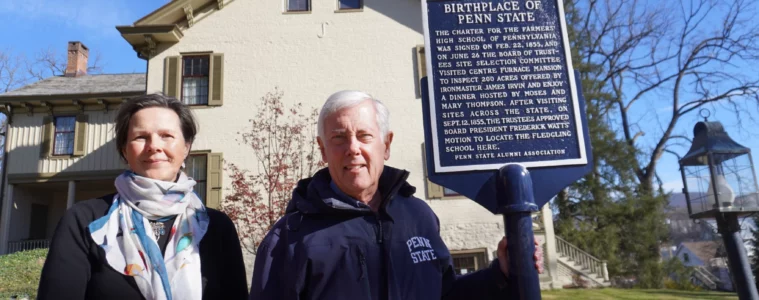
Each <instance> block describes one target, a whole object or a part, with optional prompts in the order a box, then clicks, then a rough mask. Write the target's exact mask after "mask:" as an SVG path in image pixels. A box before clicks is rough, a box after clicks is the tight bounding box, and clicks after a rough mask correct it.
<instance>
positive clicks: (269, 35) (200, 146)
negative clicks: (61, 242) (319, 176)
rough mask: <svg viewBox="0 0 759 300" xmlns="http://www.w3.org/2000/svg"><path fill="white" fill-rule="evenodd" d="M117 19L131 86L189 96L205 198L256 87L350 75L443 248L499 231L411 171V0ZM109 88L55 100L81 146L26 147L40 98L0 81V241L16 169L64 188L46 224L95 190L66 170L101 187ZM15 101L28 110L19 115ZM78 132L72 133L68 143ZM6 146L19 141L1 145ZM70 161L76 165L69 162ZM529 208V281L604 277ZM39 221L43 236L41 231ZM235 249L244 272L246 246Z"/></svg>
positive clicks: (240, 150) (462, 258) (418, 23)
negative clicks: (128, 49)
mask: <svg viewBox="0 0 759 300" xmlns="http://www.w3.org/2000/svg"><path fill="white" fill-rule="evenodd" d="M117 29H118V31H119V32H120V33H121V36H122V37H123V38H124V39H125V40H126V41H127V42H128V43H129V44H130V45H131V46H132V47H133V49H134V50H135V51H136V53H137V55H138V56H139V57H141V58H143V59H145V61H146V66H147V67H146V68H147V74H146V78H143V79H144V80H145V81H144V82H143V84H145V83H146V86H145V85H142V86H141V87H140V88H136V89H135V92H140V93H144V92H147V93H152V92H163V93H165V94H168V95H171V96H175V97H177V98H180V99H182V100H183V101H185V102H186V103H188V104H190V105H192V108H193V110H194V113H195V115H196V116H197V117H198V120H199V122H200V124H201V125H200V126H201V127H200V132H199V134H198V137H197V139H196V141H195V142H194V144H193V151H194V153H195V154H196V155H195V156H193V159H194V160H193V163H192V164H191V166H189V167H190V169H191V170H192V171H193V173H195V174H194V175H195V176H196V178H199V179H200V181H201V182H202V184H204V185H205V188H204V190H205V195H203V198H204V200H205V202H206V203H207V205H208V206H210V207H218V205H219V201H221V199H223V196H224V195H225V193H226V190H227V189H228V188H229V180H228V177H225V175H224V174H223V170H222V168H221V165H220V162H221V159H222V158H223V159H224V160H227V161H230V162H234V163H235V164H238V165H240V166H241V167H243V168H247V169H253V170H254V169H255V167H256V161H255V158H254V157H253V155H251V153H250V150H249V148H248V147H247V146H245V145H240V144H238V142H237V141H236V139H237V138H239V136H238V132H239V131H241V130H244V129H245V128H246V125H247V120H248V119H249V118H250V116H253V115H254V114H255V112H256V107H255V104H256V103H257V101H258V99H259V98H260V97H262V96H263V95H265V94H266V93H268V92H272V91H274V89H275V88H278V89H279V90H281V91H284V100H285V101H286V102H289V103H295V102H302V103H304V104H305V105H306V106H311V107H319V106H320V105H321V104H322V103H323V101H324V100H325V99H326V98H327V97H328V96H329V95H330V94H332V93H334V92H336V91H338V90H344V89H358V90H362V91H366V92H368V93H370V94H372V95H374V96H375V97H377V98H379V99H380V100H382V101H383V102H384V103H385V104H386V105H387V107H388V108H389V109H390V112H391V118H390V123H391V129H392V130H393V131H394V132H395V137H394V143H393V146H392V150H391V157H390V160H389V161H388V162H387V165H390V166H394V167H397V168H401V169H406V170H408V171H410V173H411V175H410V177H409V179H408V181H409V182H410V183H411V184H412V185H414V186H416V187H417V194H416V196H417V197H419V198H422V199H426V201H427V203H428V204H429V205H430V206H431V207H432V209H433V210H434V211H435V212H436V214H437V215H438V217H439V219H440V225H441V235H442V236H443V239H444V240H445V242H446V244H447V245H448V247H449V248H450V249H451V253H452V254H453V256H454V264H455V266H456V269H457V272H459V273H466V272H471V271H474V270H476V269H480V268H483V267H485V266H487V264H488V262H489V261H490V260H492V259H494V258H495V250H496V246H497V244H498V242H499V241H500V239H501V237H502V236H503V234H504V228H503V223H502V218H501V217H500V216H497V215H492V214H491V213H489V212H488V211H487V210H485V209H484V208H482V207H480V206H479V205H478V204H476V203H475V202H473V201H471V200H468V199H466V198H463V197H461V196H458V195H456V194H455V193H453V192H452V191H449V190H445V189H443V188H442V187H440V186H437V185H435V184H432V183H431V182H429V181H427V180H426V178H425V177H426V176H425V171H424V166H423V151H422V143H423V141H424V132H423V123H422V105H421V99H420V92H419V79H420V78H421V77H423V76H424V75H425V72H426V71H425V70H424V66H425V63H424V52H423V44H424V42H423V35H422V19H421V3H420V1H418V0H333V1H310V0H273V1H253V0H174V1H171V2H169V3H168V4H166V5H164V6H163V7H161V8H159V9H157V10H156V11H154V12H152V13H150V14H148V15H147V16H145V17H143V18H141V19H140V20H137V21H136V22H134V24H132V25H127V26H118V27H117ZM135 76H137V75H135ZM140 76H142V75H140ZM85 78H86V77H85ZM120 97H121V96H118V97H115V98H105V97H100V96H96V97H91V98H86V99H87V100H85V99H79V98H71V100H65V101H64V102H65V104H66V106H71V107H73V108H77V107H79V108H81V107H84V108H85V109H84V110H83V111H84V112H85V114H90V115H91V117H90V119H89V120H98V121H97V122H96V123H97V124H98V125H97V127H92V125H87V132H88V139H87V142H85V144H86V147H85V148H84V151H83V152H81V156H76V155H70V157H68V158H65V159H63V158H62V159H58V158H57V157H53V158H44V159H40V156H39V150H40V149H45V148H44V147H45V145H47V144H45V143H46V141H47V140H46V139H45V138H44V137H43V136H47V135H44V134H43V131H44V132H45V133H47V129H45V128H47V127H45V125H43V124H50V123H44V122H43V118H44V116H43V114H42V113H38V112H42V111H44V110H45V109H47V108H48V107H49V106H48V104H46V101H41V100H33V99H32V98H29V99H30V100H28V101H25V102H24V101H22V102H14V101H16V100H7V101H6V102H3V101H5V100H2V99H4V98H3V95H0V103H4V104H5V103H7V104H6V106H8V105H10V106H12V107H13V110H12V111H11V115H12V116H13V118H14V120H13V123H11V126H10V134H11V135H10V138H11V140H10V141H11V142H10V143H9V145H10V146H9V148H8V150H10V152H11V153H10V158H11V160H12V161H15V160H16V159H18V160H19V162H18V163H11V164H10V165H9V169H8V170H9V175H8V180H7V182H8V185H7V186H8V188H7V192H6V193H5V197H4V198H3V211H2V218H0V243H2V246H0V247H2V248H0V249H7V245H8V243H21V244H23V242H24V241H26V240H29V239H30V238H31V237H32V236H31V235H29V234H26V233H25V231H28V229H27V228H26V227H23V228H20V229H19V228H16V225H15V224H19V225H23V226H29V225H28V224H30V223H29V222H28V221H22V220H30V219H34V218H38V217H35V216H34V215H33V214H34V213H32V214H30V212H29V209H27V210H21V209H17V208H16V206H17V205H18V203H22V202H23V203H31V202H33V200H29V197H28V196H27V195H28V194H29V192H31V191H42V190H43V189H42V188H38V187H37V186H35V187H31V186H27V185H26V184H27V182H34V183H37V184H38V185H39V186H46V187H47V186H51V188H52V187H53V186H55V188H56V190H55V191H56V192H55V193H54V194H56V195H58V194H60V195H66V193H68V195H69V197H68V198H66V199H67V200H66V201H63V200H60V201H58V202H60V203H58V202H55V203H58V204H56V205H54V206H49V207H48V208H47V214H48V215H47V220H48V224H49V225H48V227H50V226H54V225H53V224H55V223H56V222H57V219H58V218H59V217H60V215H61V213H62V211H63V209H65V207H66V205H64V204H66V203H68V204H70V203H73V202H72V201H77V200H79V199H80V198H83V197H85V196H87V197H94V196H97V195H95V194H97V193H104V192H105V191H97V192H92V193H89V192H80V191H79V187H80V186H86V185H87V184H86V183H85V182H86V181H85V180H84V179H83V178H85V177H76V176H80V175H81V176H85V175H88V174H91V173H92V172H95V173H97V178H98V180H101V179H102V181H99V183H98V185H97V186H99V187H102V188H103V189H109V188H111V186H112V185H111V184H110V182H108V180H110V179H111V178H110V177H108V176H111V177H112V176H114V174H116V173H117V171H119V170H121V169H122V168H123V165H120V164H119V162H118V156H117V155H116V152H115V149H114V146H113V140H112V137H110V136H109V137H106V131H107V130H108V128H110V127H112V126H113V122H112V121H111V120H112V117H113V114H112V111H113V109H114V106H115V105H117V104H118V103H119V100H118V99H119V98H120ZM101 98H102V99H101ZM5 99H12V98H5ZM13 99H15V98H13ZM101 100H102V101H101ZM66 101H68V102H66ZM69 103H71V105H69ZM105 104H108V105H105ZM77 105H78V106H77ZM53 107H55V106H53ZM61 109H63V108H61ZM28 110H32V111H34V113H33V114H32V115H31V116H28V113H27V111H28ZM80 110H81V109H80ZM90 111H92V112H90ZM95 115H97V117H95ZM56 120H57V119H56ZM56 122H57V121H56ZM88 124H89V123H88ZM79 126H82V125H79ZM58 127H61V128H63V127H64V126H59V125H58V123H54V126H53V127H52V128H53V129H50V130H51V131H50V132H53V131H52V130H55V132H58ZM66 128H68V127H66ZM77 128H80V127H77ZM77 130H78V129H76V128H75V130H74V131H77ZM90 137H92V138H90ZM79 142H80V140H78V139H75V141H74V142H73V143H74V144H78V143H79ZM14 151H15V153H26V154H16V156H15V157H14ZM33 153H37V154H33ZM77 153H79V152H77ZM54 156H55V155H54ZM91 157H92V158H91ZM89 162H92V163H89ZM85 165H86V166H87V167H84V166H85ZM21 166H27V167H21ZM93 170H97V171H93ZM74 172H79V173H76V174H77V175H76V176H74V175H73V174H74ZM88 172H89V173H88ZM109 172H112V173H109ZM95 173H92V174H95ZM31 174H38V175H31ZM69 174H71V175H69ZM45 178H48V179H45ZM59 178H60V179H59ZM22 179H23V180H22ZM80 182H81V183H80ZM72 194H73V196H71V195H72ZM32 198H39V197H32ZM43 198H44V197H43ZM64 198H65V197H64ZM72 199H73V200H72ZM24 205H26V204H24ZM27 206H28V205H27ZM39 209H42V208H39ZM39 209H38V210H39ZM543 212H545V215H546V216H547V218H545V217H543V214H541V215H537V216H536V218H535V224H536V227H535V229H536V238H537V239H538V240H539V241H540V242H541V245H542V246H543V247H545V248H546V251H545V253H546V255H547V259H546V264H547V268H546V273H545V274H544V275H541V281H542V284H543V286H544V287H546V288H547V287H555V288H559V287H561V286H562V285H565V284H569V283H571V282H572V279H571V278H572V276H571V275H572V274H580V275H581V276H584V277H585V278H586V279H587V280H588V281H590V282H591V283H592V284H593V285H608V274H606V271H605V269H606V268H605V265H604V264H603V262H601V261H598V260H593V259H592V257H588V256H587V255H586V254H583V253H584V252H582V251H576V250H579V249H576V248H574V246H572V245H571V244H569V243H566V242H564V241H563V240H561V239H560V238H558V237H555V236H554V234H553V225H552V224H553V223H552V219H551V214H550V209H548V207H545V208H544V210H543ZM10 227H13V228H10ZM3 232H5V234H4V235H2V233H3ZM45 233H46V235H45V236H44V237H43V238H42V239H43V240H44V239H45V238H49V237H50V233H51V231H50V230H47V231H46V232H45ZM34 237H35V238H37V237H42V235H41V234H40V235H39V236H38V235H35V236H34ZM0 251H3V252H0V253H5V252H7V251H8V250H0ZM557 251H558V252H557ZM570 253H571V254H570ZM578 255H581V256H583V257H582V259H581V257H579V256H578ZM570 259H573V261H586V262H588V263H591V264H593V267H592V269H593V270H596V271H597V272H590V271H588V270H584V269H585V268H588V269H590V268H591V267H590V266H589V265H585V266H581V265H575V263H574V262H573V261H571V260H570ZM246 260H247V267H248V273H249V274H251V273H252V257H250V256H249V257H246ZM604 277H606V278H604Z"/></svg>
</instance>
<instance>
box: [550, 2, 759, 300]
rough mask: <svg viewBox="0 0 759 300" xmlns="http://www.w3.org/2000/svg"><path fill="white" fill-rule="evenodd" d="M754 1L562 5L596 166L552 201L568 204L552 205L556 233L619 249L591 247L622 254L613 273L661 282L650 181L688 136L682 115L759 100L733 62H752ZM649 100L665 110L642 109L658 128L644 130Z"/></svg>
mask: <svg viewBox="0 0 759 300" xmlns="http://www.w3.org/2000/svg"><path fill="white" fill-rule="evenodd" d="M755 5H756V4H754V3H752V2H748V1H743V0H736V1H720V0H693V1H688V0H682V1H680V2H647V3H640V2H638V1H636V0H603V1H596V0H590V1H582V3H578V4H576V3H573V2H571V1H570V2H567V8H566V13H567V18H566V19H567V22H568V27H569V28H568V34H569V35H570V41H572V43H573V45H572V46H573V50H574V51H575V52H576V54H575V57H574V59H573V60H574V63H575V66H576V68H577V69H578V70H579V71H580V72H581V80H582V85H583V91H584V93H585V95H586V99H587V100H588V116H589V127H590V131H591V138H592V144H593V147H594V151H593V154H594V163H595V167H594V170H593V172H592V173H591V174H589V175H588V176H586V177H585V178H584V179H583V180H581V181H580V182H578V183H577V184H575V185H573V186H572V187H571V188H570V189H567V191H565V192H564V193H561V194H560V195H559V197H557V200H556V206H557V207H558V208H559V209H560V210H567V211H568V212H564V211H560V212H559V220H558V221H557V232H558V231H559V230H564V231H565V233H562V234H568V235H572V234H574V235H575V236H576V237H577V238H576V239H577V240H572V239H568V240H570V241H571V242H573V243H577V244H578V245H580V244H583V243H585V244H587V246H588V247H590V248H591V251H590V252H591V253H594V252H592V249H593V248H594V247H598V246H597V245H598V244H599V241H605V240H606V241H607V242H609V243H610V244H614V245H615V247H618V250H614V249H609V250H608V251H606V252H603V251H601V250H603V249H600V250H598V251H601V255H599V257H600V258H606V256H605V255H612V254H616V257H617V258H618V259H619V262H620V265H619V268H616V267H612V263H611V262H610V273H612V274H614V272H620V273H617V274H623V275H624V274H626V275H635V276H636V277H637V278H638V280H639V283H640V285H641V286H645V287H659V286H661V282H662V281H661V277H662V275H663V270H662V266H661V264H659V263H658V259H659V247H660V245H661V244H662V242H664V241H665V240H666V239H667V236H666V232H667V228H666V225H665V224H664V207H665V206H666V205H667V198H668V195H667V194H666V193H664V191H662V190H661V189H660V188H659V189H657V188H656V186H657V185H656V184H655V183H657V182H658V183H659V186H661V183H660V180H659V179H658V177H657V173H656V167H657V163H658V162H659V160H660V159H661V157H662V155H663V153H665V152H667V151H671V148H672V147H676V146H678V145H679V144H678V141H682V140H684V139H685V138H684V137H685V134H683V133H680V132H677V130H676V126H677V124H678V122H679V121H680V120H682V117H683V116H685V115H687V114H690V113H692V112H693V111H695V110H698V109H700V108H704V107H707V108H716V107H719V106H720V105H722V106H726V107H728V108H730V109H732V110H733V111H734V112H735V113H736V114H738V116H739V117H740V116H741V112H740V109H741V108H742V107H745V105H746V104H748V101H746V100H751V99H759V98H758V97H757V94H758V93H759V84H758V83H759V76H757V75H756V73H752V72H746V71H743V70H741V69H740V68H739V66H743V65H746V66H749V65H754V64H756V62H757V60H759V47H758V45H757V44H758V40H759V37H758V35H759V31H758V30H757V29H759V28H757V27H758V25H757V23H756V22H754V21H753V20H752V18H753V13H752V9H753V8H755ZM652 99H656V101H658V102H656V104H657V105H664V106H665V108H666V107H667V106H668V107H670V108H671V111H670V112H671V113H670V114H669V115H668V116H666V118H664V119H663V120H662V119H661V118H659V117H658V115H657V114H648V115H647V117H650V118H653V119H654V122H653V124H654V125H656V124H658V125H659V128H656V126H653V127H647V128H646V130H647V132H644V130H643V129H642V127H641V123H642V122H647V120H644V119H643V117H640V115H642V113H641V112H642V111H646V112H649V111H651V110H652V108H651V105H652V101H653V100H652ZM636 113H637V115H636ZM637 117H639V118H640V119H637V120H636V118H637ZM657 122H658V123H657ZM562 222H563V223H564V224H563V225H562V224H558V223H562ZM561 226H564V227H561ZM604 228H606V230H608V232H605V233H604V231H603V230H601V229H604ZM583 231H595V232H583ZM580 233H582V234H580ZM615 234H616V236H615ZM582 236H584V238H581V237H582ZM620 236H621V237H624V238H623V239H620V238H619V237H620ZM607 239H608V240H607ZM616 242H618V243H616ZM594 245H596V246H594ZM594 254H595V253H594Z"/></svg>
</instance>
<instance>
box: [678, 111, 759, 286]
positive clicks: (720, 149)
mask: <svg viewBox="0 0 759 300" xmlns="http://www.w3.org/2000/svg"><path fill="white" fill-rule="evenodd" d="M693 135H694V137H693V143H692V145H691V148H690V150H688V153H687V154H685V156H683V157H682V158H681V159H680V161H679V163H680V172H681V174H682V178H683V186H684V187H683V193H684V194H685V199H686V201H687V204H688V214H689V215H690V218H691V219H716V221H717V228H718V231H719V233H720V235H722V239H723V241H724V243H725V250H726V251H727V256H728V257H727V259H728V266H729V268H730V272H731V273H732V275H733V276H732V277H733V280H734V286H735V287H736V288H737V292H738V298H739V299H741V300H744V299H759V295H757V290H756V285H755V283H754V280H753V275H752V273H751V267H750V266H749V263H748V257H747V255H746V249H745V247H744V246H743V239H742V238H741V236H740V230H741V228H740V225H739V224H738V217H740V216H745V215H748V214H751V213H754V212H758V211H759V194H757V192H758V191H759V188H758V187H757V180H756V173H755V172H754V164H753V161H752V159H751V149H749V148H746V147H744V146H742V145H740V144H738V143H737V142H735V141H733V139H731V138H730V136H728V135H727V132H725V129H724V127H723V126H722V124H721V123H720V122H708V121H707V120H706V119H705V120H704V121H703V122H698V123H697V124H696V126H695V127H694V128H693Z"/></svg>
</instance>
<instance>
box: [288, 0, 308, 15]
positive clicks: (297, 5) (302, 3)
mask: <svg viewBox="0 0 759 300" xmlns="http://www.w3.org/2000/svg"><path fill="white" fill-rule="evenodd" d="M285 1H287V11H288V12H303V11H311V0H285Z"/></svg>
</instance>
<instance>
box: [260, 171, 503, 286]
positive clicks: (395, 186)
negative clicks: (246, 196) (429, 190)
mask: <svg viewBox="0 0 759 300" xmlns="http://www.w3.org/2000/svg"><path fill="white" fill-rule="evenodd" d="M406 178H408V172H407V171H404V170H398V169H395V168H392V167H388V166H385V167H384V171H383V172H382V175H381V176H380V180H379V192H380V193H381V194H380V195H382V199H383V200H382V201H383V202H382V204H381V206H380V209H379V211H378V212H377V213H375V212H373V211H372V210H371V209H370V208H369V206H367V205H365V204H364V203H362V202H360V201H357V200H355V199H353V198H351V197H349V196H347V195H345V194H343V193H342V192H340V191H339V190H338V189H336V188H332V187H330V184H331V182H332V180H331V178H330V175H329V171H328V170H327V169H326V168H325V169H322V170H320V171H319V172H317V173H316V174H315V175H314V177H312V178H308V179H304V180H301V181H300V182H299V183H298V187H297V188H296V189H295V191H294V192H293V198H292V200H291V201H290V203H289V205H288V209H287V213H286V215H285V216H284V217H282V218H281V219H280V220H279V221H278V222H277V223H276V224H275V225H274V227H273V228H272V230H271V231H270V232H269V233H268V234H267V236H266V237H265V238H264V240H263V242H262V243H261V245H260V246H259V248H258V252H257V256H256V262H255V267H254V273H253V281H252V284H251V290H250V299H251V300H255V299H351V300H354V299H418V300H424V299H435V300H437V299H467V300H471V299H506V298H505V297H507V296H508V293H509V291H508V289H507V287H506V278H505V277H504V275H503V273H501V271H500V269H499V267H498V262H497V261H494V262H493V263H491V265H490V267H489V268H486V269H484V270H480V271H478V272H474V273H470V274H467V275H464V276H456V275H455V273H454V270H453V264H452V262H453V261H452V259H451V255H450V253H449V252H448V248H447V247H446V246H445V244H444V243H443V240H442V239H441V237H440V227H439V222H438V219H437V216H435V214H434V212H433V211H432V209H430V207H429V206H428V205H427V204H426V203H425V202H424V201H422V200H420V199H418V198H416V197H414V196H413V194H414V192H415V190H416V189H415V188H414V187H413V186H411V185H409V184H408V183H407V182H406Z"/></svg>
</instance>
